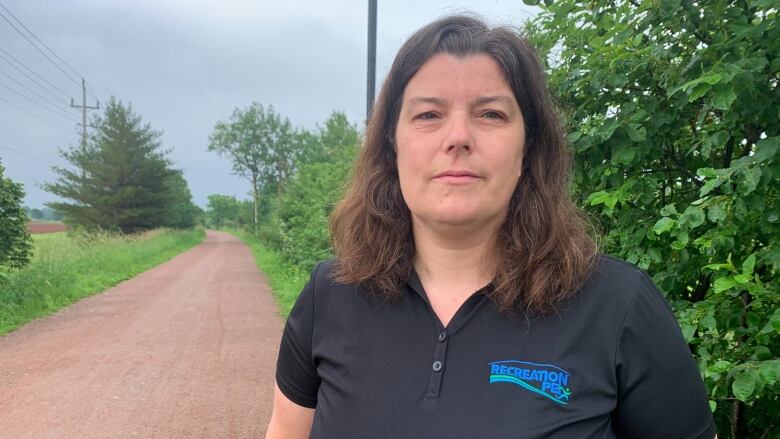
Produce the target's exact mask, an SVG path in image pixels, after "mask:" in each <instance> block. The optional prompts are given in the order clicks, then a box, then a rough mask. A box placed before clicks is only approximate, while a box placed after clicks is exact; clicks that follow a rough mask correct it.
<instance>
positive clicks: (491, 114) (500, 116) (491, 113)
mask: <svg viewBox="0 0 780 439" xmlns="http://www.w3.org/2000/svg"><path fill="white" fill-rule="evenodd" d="M480 116H481V117H484V118H485V119H492V120H506V116H505V115H504V113H502V112H500V111H496V110H487V111H483V112H482V114H480Z"/></svg>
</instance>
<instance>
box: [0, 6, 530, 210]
mask: <svg viewBox="0 0 780 439" xmlns="http://www.w3.org/2000/svg"><path fill="white" fill-rule="evenodd" d="M367 3H368V2H367V1H365V0H320V1H314V0H308V1H303V0H297V1H284V0H276V1H259V0H222V1H219V2H215V1H203V0H156V1H137V0H136V1H126V0H122V1H119V0H111V1H106V0H69V1H64V2H43V1H31V0H0V4H2V5H4V6H5V7H6V8H7V9H8V10H10V11H11V13H13V14H14V15H15V16H16V17H17V18H18V19H19V20H20V21H21V22H22V23H23V24H24V25H25V26H26V27H27V28H29V29H30V30H31V31H32V32H34V33H35V34H36V35H37V37H38V38H40V40H42V41H43V42H44V43H46V45H48V46H49V47H50V48H51V49H52V50H53V51H54V52H55V53H56V54H57V55H58V56H59V57H61V58H62V59H63V60H64V61H66V62H67V63H68V64H69V65H70V66H72V67H73V68H74V69H75V70H76V71H78V72H79V73H81V74H82V75H83V76H84V77H85V78H86V80H87V83H88V85H89V86H90V88H91V90H92V91H94V94H95V96H97V97H98V98H99V99H100V100H101V101H105V100H106V99H107V98H108V97H109V96H111V95H113V96H116V97H117V98H119V99H120V100H122V101H124V102H125V103H128V102H129V103H130V104H132V106H133V109H134V110H135V111H136V112H137V113H138V114H140V115H141V117H142V118H143V120H144V121H146V122H149V123H150V124H151V125H152V127H153V128H155V129H157V130H161V131H162V132H163V136H162V143H163V145H164V146H165V147H166V148H172V149H173V151H172V153H171V154H170V157H171V159H172V160H173V162H174V163H175V166H176V167H178V168H180V169H182V170H183V171H184V176H185V178H186V179H187V181H188V183H189V185H190V189H191V190H192V194H193V201H194V202H195V203H196V204H199V205H201V206H205V203H206V196H207V195H208V194H212V193H221V194H229V195H235V196H237V197H241V198H248V196H247V192H248V187H249V186H248V184H247V183H246V182H245V181H244V180H242V179H240V178H238V177H236V176H234V175H231V168H230V163H229V162H228V161H227V160H226V159H222V158H220V157H218V156H216V155H215V154H213V153H209V152H206V146H207V141H208V135H209V133H210V132H211V129H212V128H213V126H214V124H215V122H217V121H219V120H223V119H226V118H227V117H228V116H229V115H230V113H231V112H232V111H233V109H234V108H236V107H240V108H243V107H246V106H247V105H249V104H250V103H251V102H252V101H258V102H260V103H262V104H266V105H268V104H271V105H273V106H274V107H275V108H276V109H277V111H279V112H280V113H281V114H282V115H284V116H286V117H288V118H289V119H290V120H291V121H292V123H293V124H294V125H296V126H301V127H306V128H315V127H316V126H317V124H318V123H322V122H323V121H324V120H325V119H326V118H327V117H328V115H329V114H330V113H331V112H333V111H344V112H346V114H347V115H348V117H349V118H350V119H351V120H352V121H353V122H356V123H361V124H362V121H363V118H364V113H365V99H366V98H365V93H366V59H367V56H366V30H367V14H368V6H367ZM378 3H379V6H378V14H377V16H378V31H377V90H378V89H379V87H380V85H381V82H382V81H383V79H384V75H385V74H386V73H387V71H388V69H389V68H390V65H391V63H392V61H393V57H394V56H395V54H396V52H397V51H398V48H399V47H400V45H401V44H402V43H403V41H404V40H405V39H406V38H407V37H408V36H409V35H410V34H411V33H412V32H414V31H415V30H416V29H417V28H419V27H420V26H422V25H424V24H426V23H428V22H430V21H432V20H434V19H436V18H439V17H441V16H442V15H446V14H450V13H454V12H463V11H471V12H475V13H478V14H480V15H482V16H483V17H484V18H486V19H487V20H488V21H489V22H490V23H493V24H509V25H515V26H519V25H521V24H522V22H523V21H525V20H526V19H528V18H529V17H531V16H532V15H533V14H535V13H536V10H535V9H534V8H532V7H529V6H526V5H524V4H523V3H522V1H521V0H481V1H476V0H472V1H439V0H436V1H421V0H395V1H382V0H379V2H378ZM0 13H2V14H3V15H5V16H6V17H7V18H9V19H10V20H11V21H12V22H14V21H13V18H12V17H10V15H9V14H8V13H7V12H6V11H5V10H3V9H2V8H0ZM14 24H16V26H17V27H18V28H19V29H20V30H22V31H24V29H23V28H22V27H21V26H19V25H18V24H17V23H16V22H14ZM31 39H32V38H31ZM33 41H34V39H33ZM0 49H2V50H3V51H5V53H7V54H9V55H11V56H13V57H14V58H16V59H17V60H19V61H21V62H22V63H23V64H24V65H25V66H27V67H28V68H30V69H31V70H32V71H34V72H35V73H36V74H38V75H40V77H42V78H43V79H45V80H46V81H48V82H50V83H51V84H53V85H54V86H56V87H57V88H58V89H60V90H54V91H53V92H52V93H53V95H52V94H48V93H47V92H45V91H44V90H42V89H40V88H38V86H37V85H35V84H34V83H33V82H31V81H30V80H28V79H27V78H25V77H24V76H23V75H22V74H21V73H19V72H18V71H17V70H15V69H14V68H12V67H11V66H10V65H9V64H8V63H7V62H6V61H4V60H3V59H2V58H0V158H1V159H2V164H3V165H4V166H5V168H6V172H5V175H6V176H7V177H10V178H11V179H13V180H14V181H17V182H21V183H23V184H24V187H25V191H26V192H27V196H26V199H25V203H26V204H27V205H28V206H30V207H43V203H45V202H47V201H53V200H55V197H54V196H52V195H50V194H48V193H46V192H45V191H43V190H42V189H40V188H39V187H38V186H39V185H40V184H41V183H43V182H47V181H54V179H55V174H54V173H53V172H52V171H51V169H50V168H51V166H52V165H60V166H63V165H65V162H64V160H63V159H62V158H60V157H59V155H58V153H57V150H58V148H67V147H68V146H69V145H75V144H78V142H79V135H78V134H77V128H76V123H77V122H78V120H80V118H81V116H80V110H77V109H73V108H69V99H68V97H67V96H71V97H73V98H75V99H76V100H77V103H79V102H80V100H81V87H80V84H78V83H76V82H74V81H73V80H72V79H69V78H68V77H67V76H66V75H65V74H64V73H62V72H60V71H59V70H58V69H57V68H56V67H55V66H54V65H53V64H51V63H50V62H49V61H47V60H46V58H44V56H43V55H41V54H40V53H39V52H37V51H36V50H35V48H33V46H32V45H31V44H30V43H29V42H27V41H26V40H25V39H23V38H22V36H20V35H19V34H18V33H17V32H16V31H15V30H14V29H13V28H12V27H11V26H10V25H9V24H8V23H7V22H6V21H5V20H3V19H2V17H0ZM43 50H44V52H45V51H46V50H45V49H43ZM0 55H3V56H4V55H5V54H4V53H2V52H0ZM50 56H51V55H50ZM6 58H7V56H6ZM52 58H53V57H52ZM22 69H23V68H22ZM23 70H24V69H23ZM64 70H65V71H66V72H68V73H69V74H70V75H71V76H75V74H73V73H72V72H71V71H70V70H69V69H68V68H67V67H65V68H64ZM27 73H28V75H29V76H31V77H33V78H35V79H36V80H37V81H38V82H40V83H43V81H42V80H41V79H40V78H38V77H37V76H34V74H31V73H29V72H27ZM14 80H15V81H14ZM17 81H18V82H17ZM23 86H24V87H27V88H29V89H30V90H31V91H34V92H36V93H38V94H39V95H41V97H42V98H46V99H47V100H48V102H47V101H44V100H43V99H42V98H41V97H38V96H35V95H33V94H32V93H31V91H28V90H25V88H23ZM15 92H16V93H15ZM63 92H64V93H63ZM17 93H21V94H23V95H25V96H27V97H29V98H31V99H33V100H35V101H37V102H39V104H41V105H36V104H34V103H32V102H30V101H29V100H26V99H24V98H23V97H21V96H20V95H19V94H17ZM66 94H67V96H66ZM94 103H95V102H94V98H92V97H88V104H89V105H94ZM17 107H18V108H17ZM41 119H45V120H46V121H43V120H41ZM55 125H56V126H55Z"/></svg>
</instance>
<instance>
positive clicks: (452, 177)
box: [434, 170, 481, 184]
mask: <svg viewBox="0 0 780 439" xmlns="http://www.w3.org/2000/svg"><path fill="white" fill-rule="evenodd" d="M479 178H481V177H480V176H479V175H477V174H475V173H473V172H471V171H465V170H449V171H444V172H442V173H439V174H437V175H436V176H435V177H434V180H436V181H439V182H442V183H450V184H464V183H470V182H473V181H475V180H477V179H479Z"/></svg>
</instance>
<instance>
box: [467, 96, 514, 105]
mask: <svg viewBox="0 0 780 439" xmlns="http://www.w3.org/2000/svg"><path fill="white" fill-rule="evenodd" d="M493 102H503V103H505V104H508V105H512V103H513V102H514V99H512V98H510V97H509V96H506V95H498V96H480V97H479V98H477V99H475V100H474V105H476V106H480V105H485V104H490V103H493Z"/></svg>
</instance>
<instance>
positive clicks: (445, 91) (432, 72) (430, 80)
mask: <svg viewBox="0 0 780 439" xmlns="http://www.w3.org/2000/svg"><path fill="white" fill-rule="evenodd" d="M486 95H490V96H493V95H508V96H509V97H512V98H514V95H513V93H512V90H511V88H510V87H509V84H508V83H507V81H506V78H505V76H504V72H503V71H502V70H501V67H500V66H499V65H498V63H497V62H496V61H495V59H493V58H492V57H491V56H489V55H485V54H477V55H468V56H464V57H457V56H453V55H450V54H446V53H439V54H436V55H434V56H432V57H431V58H430V59H428V61H426V62H425V63H424V64H423V65H422V66H421V67H420V69H419V70H418V71H417V73H415V75H414V76H412V78H411V79H410V80H409V83H408V84H407V85H406V88H405V89H404V94H403V101H404V103H408V101H409V100H410V99H412V98H415V97H437V98H444V99H458V98H473V97H474V96H486ZM513 100H514V99H513Z"/></svg>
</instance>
